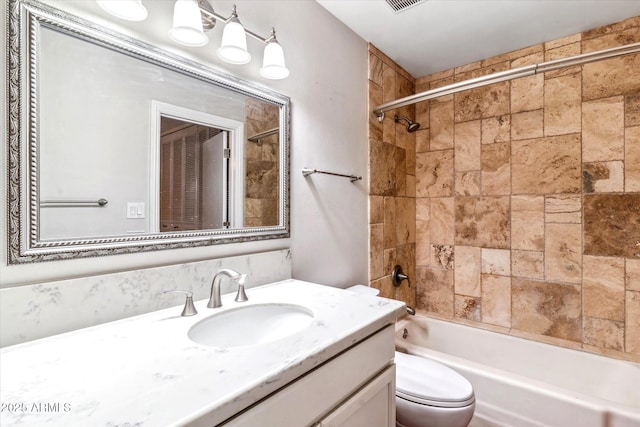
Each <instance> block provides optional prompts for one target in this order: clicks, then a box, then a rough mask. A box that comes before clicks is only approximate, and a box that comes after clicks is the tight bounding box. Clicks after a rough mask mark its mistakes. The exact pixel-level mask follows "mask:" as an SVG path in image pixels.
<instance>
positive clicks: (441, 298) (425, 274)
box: [416, 267, 453, 316]
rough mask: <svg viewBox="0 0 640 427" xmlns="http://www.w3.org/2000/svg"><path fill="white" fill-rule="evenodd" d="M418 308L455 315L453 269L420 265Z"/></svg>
mask: <svg viewBox="0 0 640 427" xmlns="http://www.w3.org/2000/svg"><path fill="white" fill-rule="evenodd" d="M416 270H417V271H416V275H417V278H418V280H417V302H416V305H417V308H418V309H419V310H425V311H429V312H433V313H437V314H440V315H442V316H453V270H443V269H439V268H429V267H418V268H417V269H416Z"/></svg>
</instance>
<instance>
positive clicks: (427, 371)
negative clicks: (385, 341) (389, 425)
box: [395, 351, 476, 427]
mask: <svg viewBox="0 0 640 427" xmlns="http://www.w3.org/2000/svg"><path fill="white" fill-rule="evenodd" d="M395 362H396V426H398V427H466V426H467V425H468V424H469V422H470V421H471V418H472V417H473V411H474V409H475V406H476V400H475V396H474V394H473V387H472V386H471V383H470V382H469V381H467V379H466V378H464V377H463V376H462V375H460V374H459V373H457V372H456V371H454V370H453V369H451V368H448V367H447V366H444V365H443V364H441V363H438V362H435V361H433V360H430V359H427V358H424V357H419V356H413V355H410V354H405V353H400V352H398V351H396V354H395Z"/></svg>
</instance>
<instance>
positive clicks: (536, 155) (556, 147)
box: [511, 134, 582, 194]
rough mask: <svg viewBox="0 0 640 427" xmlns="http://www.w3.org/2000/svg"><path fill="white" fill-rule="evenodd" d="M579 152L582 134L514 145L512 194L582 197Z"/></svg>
mask: <svg viewBox="0 0 640 427" xmlns="http://www.w3.org/2000/svg"><path fill="white" fill-rule="evenodd" d="M580 151H581V149H580V134H572V135H562V136H556V137H549V138H539V139H529V140H525V141H518V142H516V143H513V144H512V147H511V153H512V157H511V180H512V182H511V189H512V193H513V194H549V193H579V192H580V190H581V188H582V167H581V162H580V157H581V153H580Z"/></svg>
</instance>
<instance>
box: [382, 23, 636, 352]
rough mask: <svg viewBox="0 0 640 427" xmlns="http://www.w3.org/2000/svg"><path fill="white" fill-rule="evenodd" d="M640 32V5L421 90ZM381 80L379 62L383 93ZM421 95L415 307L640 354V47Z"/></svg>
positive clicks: (427, 81) (444, 76)
mask: <svg viewBox="0 0 640 427" xmlns="http://www.w3.org/2000/svg"><path fill="white" fill-rule="evenodd" d="M637 42H640V17H636V18H631V19H628V20H625V21H622V22H619V23H616V24H612V25H608V26H605V27H601V28H597V29H594V30H591V31H586V32H583V33H580V34H575V35H572V36H569V37H565V38H562V39H559V40H554V41H551V42H547V43H544V44H539V45H535V46H531V47H529V48H526V49H521V50H518V51H515V52H510V53H506V54H504V55H500V56H497V57H493V58H489V59H485V60H482V61H478V62H475V63H473V64H468V65H465V66H462V67H457V68H455V69H452V70H447V71H444V72H441V73H437V74H434V75H430V76H425V77H421V78H418V79H416V81H415V86H416V92H422V91H425V90H428V89H432V88H436V87H439V86H442V85H446V84H451V83H453V82H457V81H462V80H466V79H469V78H473V77H478V76H481V75H486V74H490V73H493V72H497V71H503V70H507V69H510V68H517V67H520V66H524V65H529V64H536V63H540V62H545V61H550V60H553V59H558V58H563V57H567V56H572V55H578V54H581V53H587V52H592V51H596V50H601V49H606V48H610V47H615V46H620V45H623V44H628V43H637ZM370 51H371V52H372V53H370V55H371V58H373V59H372V61H371V63H372V65H373V64H375V63H376V58H378V56H376V55H375V54H374V53H373V52H375V48H373V47H372V48H371V49H370ZM372 69H375V67H374V68H372ZM378 86H379V84H378V83H376V80H375V76H373V75H370V88H372V89H371V90H370V92H371V93H373V95H370V105H371V106H372V107H373V106H375V105H372V104H376V105H378V104H379V103H380V102H377V103H376V102H371V101H373V100H374V98H375V96H378V95H377V94H376V93H377V92H376V91H378ZM383 86H384V85H383ZM375 100H376V101H379V99H375ZM415 110H416V115H417V117H416V119H417V121H419V122H420V123H422V124H423V126H422V128H421V130H419V131H417V132H416V134H415V135H416V136H415V138H416V144H415V147H416V154H415V183H416V185H415V196H416V198H415V205H416V220H415V222H416V243H415V247H416V250H415V257H416V258H415V259H416V260H415V264H416V267H415V269H416V279H417V280H416V282H417V283H416V288H417V289H416V290H417V294H416V305H417V308H418V309H420V310H423V311H425V312H427V314H429V315H432V316H437V317H441V318H445V319H449V320H452V321H455V322H462V323H469V324H473V325H475V326H480V327H484V328H488V329H493V330H497V331H500V332H504V333H510V334H514V335H518V336H523V337H526V338H530V339H535V340H539V341H544V342H548V343H551V344H556V345H561V346H567V347H571V348H578V349H584V350H587V351H592V352H597V353H602V354H605V355H609V356H613V357H618V358H626V359H633V360H640V55H628V56H624V57H619V58H615V59H609V60H605V61H599V62H594V63H591V64H586V65H583V66H577V67H571V68H567V69H562V70H557V71H553V72H547V73H545V74H540V75H535V76H530V77H525V78H520V79H516V80H512V81H509V82H502V83H498V84H494V85H491V86H486V87H482V88H477V89H472V90H467V91H464V92H459V93H457V94H454V95H449V96H446V97H440V98H438V99H435V100H431V101H425V102H422V103H419V104H416V106H415ZM390 113H391V116H392V114H393V112H390ZM390 113H387V116H389V115H390ZM370 127H371V128H373V127H374V126H373V125H371V126H370ZM374 130H375V129H374ZM374 130H372V131H371V135H372V145H373V144H374V141H375V132H374ZM370 155H371V156H372V159H371V160H370V163H371V164H372V165H374V164H377V162H378V161H379V159H378V158H376V157H375V155H376V153H375V152H374V151H373V150H372V152H371V153H370ZM375 172H376V169H374V168H372V174H373V173H375ZM391 178H392V177H391V176H389V177H387V178H385V179H391ZM375 180H376V177H373V176H372V178H371V182H372V183H373V182H375ZM373 190H374V188H373V187H372V191H371V206H372V207H373V206H374V204H375V203H376V201H375V199H376V196H377V195H378V193H376V192H374V191H373ZM407 195H408V194H407ZM385 207H386V206H385ZM380 215H383V214H380ZM374 227H375V223H374V224H372V240H371V241H372V243H373V242H375V240H374V238H373V236H374V231H373V228H374ZM373 247H374V245H373V244H372V248H373ZM374 255H376V253H375V252H374V251H372V265H374V262H373V258H374ZM378 271H379V270H376V272H378ZM371 278H372V284H374V286H375V285H376V280H377V279H378V276H375V275H373V274H372V276H371Z"/></svg>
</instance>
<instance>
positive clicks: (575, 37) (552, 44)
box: [544, 33, 582, 50]
mask: <svg viewBox="0 0 640 427" xmlns="http://www.w3.org/2000/svg"><path fill="white" fill-rule="evenodd" d="M581 40H582V33H576V34H572V35H570V36H566V37H562V38H560V39H555V40H551V41H548V42H546V43H545V44H544V48H545V50H551V49H556V48H558V47H560V46H565V45H568V44H572V43H576V42H579V41H581Z"/></svg>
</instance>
